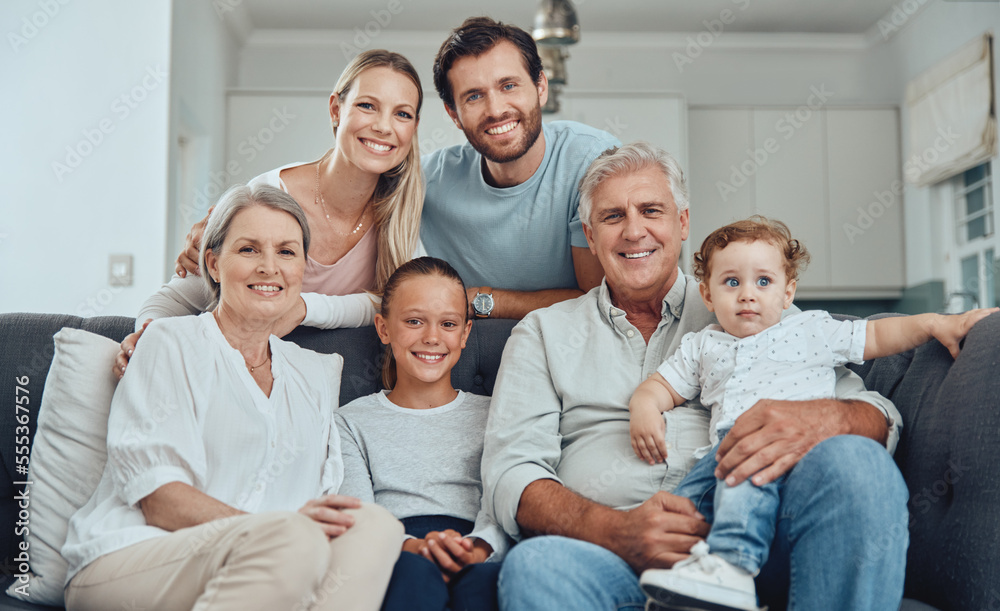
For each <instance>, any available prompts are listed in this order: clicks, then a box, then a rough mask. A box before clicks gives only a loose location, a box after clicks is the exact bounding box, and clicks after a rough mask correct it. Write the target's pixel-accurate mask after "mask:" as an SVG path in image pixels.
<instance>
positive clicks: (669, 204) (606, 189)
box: [583, 167, 688, 311]
mask: <svg viewBox="0 0 1000 611" xmlns="http://www.w3.org/2000/svg"><path fill="white" fill-rule="evenodd" d="M592 200H593V207H592V208H591V211H590V227H588V226H587V225H584V226H583V231H584V233H585V234H586V236H587V243H588V244H589V245H590V251H591V252H593V253H594V254H595V255H597V258H598V260H600V262H601V265H602V266H603V267H604V274H605V276H606V278H607V282H608V288H609V289H610V290H611V294H612V297H613V298H614V299H615V301H616V303H621V302H633V303H636V302H657V301H662V300H663V298H664V297H666V294H667V291H669V290H670V287H671V286H673V284H674V281H675V280H676V279H677V260H678V258H679V257H680V254H681V245H682V243H683V241H684V240H686V239H687V237H688V211H687V210H683V211H681V212H680V214H678V212H677V205H676V204H675V203H674V196H673V193H672V192H671V190H670V183H669V181H668V180H667V177H666V175H665V174H664V173H663V171H662V170H660V169H659V168H656V167H648V168H644V169H642V170H640V171H638V172H632V173H626V174H619V175H615V176H611V177H609V178H607V179H605V180H604V182H602V183H601V184H600V185H598V187H597V189H595V190H594V193H593V196H592ZM657 311H658V308H657Z"/></svg>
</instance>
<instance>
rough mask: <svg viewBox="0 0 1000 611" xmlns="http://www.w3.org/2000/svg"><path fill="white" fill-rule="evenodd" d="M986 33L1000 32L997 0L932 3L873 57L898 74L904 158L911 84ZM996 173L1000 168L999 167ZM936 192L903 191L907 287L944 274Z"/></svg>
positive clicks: (997, 83) (875, 63) (875, 62)
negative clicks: (907, 107)
mask: <svg viewBox="0 0 1000 611" xmlns="http://www.w3.org/2000/svg"><path fill="white" fill-rule="evenodd" d="M987 31H993V32H994V33H998V32H1000V5H998V4H997V3H996V2H941V1H938V2H932V3H930V4H929V5H928V6H927V8H926V9H925V10H923V11H922V12H921V13H919V14H917V15H916V16H915V17H913V18H912V19H910V20H908V21H906V22H903V23H902V25H901V27H899V29H898V30H896V31H893V32H892V34H893V35H894V36H893V37H892V38H891V40H890V41H889V42H888V43H887V44H885V45H882V46H879V47H877V48H875V49H874V50H873V52H872V53H871V56H872V64H873V66H876V67H877V69H878V70H879V71H880V72H884V73H885V74H888V75H894V79H893V80H894V81H895V82H894V83H893V87H894V91H893V94H894V98H895V103H896V104H898V105H899V106H900V107H901V113H900V115H901V116H900V119H901V125H902V130H901V133H902V136H903V145H902V152H903V158H904V160H905V158H906V154H907V150H908V146H909V134H908V132H907V127H906V126H907V121H908V120H909V115H908V113H907V111H906V105H905V96H906V83H907V82H909V81H910V80H911V79H913V78H914V77H916V76H917V75H919V74H920V73H921V72H923V71H924V70H926V69H928V68H930V67H931V66H933V65H934V64H936V63H937V62H939V61H940V60H942V59H944V58H945V57H947V56H948V55H950V54H951V53H953V52H954V51H955V50H957V49H958V48H959V47H961V46H963V45H964V44H966V43H968V42H969V41H971V40H972V39H974V38H976V37H977V36H980V35H982V34H983V33H984V32H987ZM997 46H998V45H997V43H996V41H994V45H993V66H994V67H993V71H994V76H995V75H996V74H997V60H998V59H1000V57H998V52H997ZM994 85H995V86H996V87H997V89H996V91H995V93H994V99H1000V79H996V78H994ZM994 169H997V168H996V164H995V163H994ZM994 175H995V174H994ZM995 193H996V192H995V191H994V194H995ZM931 194H932V188H930V187H923V188H918V187H914V186H912V185H907V186H906V188H905V191H904V193H903V201H904V214H903V219H904V223H905V229H904V236H905V240H906V282H907V285H908V286H913V285H916V284H920V283H922V282H926V281H928V280H941V279H943V278H944V276H945V266H944V260H943V252H942V236H941V235H940V234H939V232H940V228H941V224H940V223H939V222H937V219H938V218H939V212H938V210H937V209H936V205H935V203H934V202H932V197H931ZM995 201H996V200H995Z"/></svg>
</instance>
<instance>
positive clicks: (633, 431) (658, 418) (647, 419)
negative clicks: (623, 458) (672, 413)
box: [628, 396, 667, 465]
mask: <svg viewBox="0 0 1000 611" xmlns="http://www.w3.org/2000/svg"><path fill="white" fill-rule="evenodd" d="M628 409H629V420H628V428H629V435H631V437H632V451H633V452H635V455H636V456H638V457H639V458H641V459H642V460H644V461H646V462H648V463H649V464H651V465H655V464H656V463H658V462H663V461H665V460H666V459H667V441H666V432H667V424H666V422H665V421H664V420H663V414H661V413H660V410H659V409H657V408H656V406H655V405H653V404H651V403H648V402H642V401H637V400H636V397H635V396H633V397H632V401H631V402H630V403H629V407H628Z"/></svg>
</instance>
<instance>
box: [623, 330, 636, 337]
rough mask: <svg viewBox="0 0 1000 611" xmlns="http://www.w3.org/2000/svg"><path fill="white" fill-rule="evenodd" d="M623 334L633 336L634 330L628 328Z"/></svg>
mask: <svg viewBox="0 0 1000 611" xmlns="http://www.w3.org/2000/svg"><path fill="white" fill-rule="evenodd" d="M625 335H627V336H629V337H635V331H633V330H632V329H629V330H628V332H626V333H625Z"/></svg>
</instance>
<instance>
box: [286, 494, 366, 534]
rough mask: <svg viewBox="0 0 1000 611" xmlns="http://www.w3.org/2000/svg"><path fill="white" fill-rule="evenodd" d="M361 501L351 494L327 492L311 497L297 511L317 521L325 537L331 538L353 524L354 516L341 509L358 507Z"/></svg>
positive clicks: (345, 530)
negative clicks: (343, 494) (315, 497)
mask: <svg viewBox="0 0 1000 611" xmlns="http://www.w3.org/2000/svg"><path fill="white" fill-rule="evenodd" d="M360 507H361V501H359V500H358V499H356V498H354V497H353V496H342V495H339V494H327V495H325V496H321V497H319V498H318V499H312V500H311V501H308V502H307V503H306V504H305V505H303V506H302V508H301V509H299V513H301V514H303V515H305V516H308V517H310V518H312V519H313V520H315V521H316V522H319V525H320V526H322V527H323V532H325V533H326V536H327V537H330V538H331V539H333V538H334V537H339V536H340V535H342V534H344V533H345V532H347V529H348V528H350V527H351V526H354V517H353V516H351V515H350V514H346V513H344V512H343V511H341V509H358V508H360Z"/></svg>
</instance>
